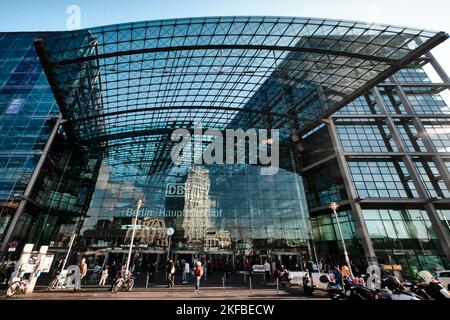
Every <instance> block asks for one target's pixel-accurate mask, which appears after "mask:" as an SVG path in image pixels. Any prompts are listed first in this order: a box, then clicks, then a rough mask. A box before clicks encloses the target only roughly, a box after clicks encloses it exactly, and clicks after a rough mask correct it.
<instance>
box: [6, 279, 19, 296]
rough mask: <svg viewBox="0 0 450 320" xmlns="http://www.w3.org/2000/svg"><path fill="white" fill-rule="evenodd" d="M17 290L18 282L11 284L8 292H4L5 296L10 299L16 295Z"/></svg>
mask: <svg viewBox="0 0 450 320" xmlns="http://www.w3.org/2000/svg"><path fill="white" fill-rule="evenodd" d="M18 288H19V283H18V282H14V283H13V284H11V285H10V286H9V287H8V290H6V296H7V297H8V298H10V297H12V296H13V295H14V294H15V293H16V291H17V289H18Z"/></svg>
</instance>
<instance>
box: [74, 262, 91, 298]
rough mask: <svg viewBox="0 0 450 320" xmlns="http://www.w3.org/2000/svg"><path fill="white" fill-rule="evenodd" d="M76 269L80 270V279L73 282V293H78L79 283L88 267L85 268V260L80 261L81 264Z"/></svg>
mask: <svg viewBox="0 0 450 320" xmlns="http://www.w3.org/2000/svg"><path fill="white" fill-rule="evenodd" d="M78 267H79V268H80V279H76V280H75V291H78V290H80V289H81V281H82V280H83V278H84V277H85V276H86V274H87V269H88V267H87V263H86V258H82V259H81V262H80V264H79V265H78Z"/></svg>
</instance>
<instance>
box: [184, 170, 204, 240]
mask: <svg viewBox="0 0 450 320" xmlns="http://www.w3.org/2000/svg"><path fill="white" fill-rule="evenodd" d="M184 185H185V187H184V209H183V217H182V223H181V231H182V232H183V236H184V238H185V240H186V241H187V243H192V244H202V243H203V242H204V241H205V238H206V234H207V232H208V230H209V229H210V228H211V220H210V217H209V210H210V203H209V188H210V185H211V181H210V179H209V170H208V169H206V168H201V167H193V168H192V169H191V170H190V171H189V173H188V174H187V178H186V182H185V184H184Z"/></svg>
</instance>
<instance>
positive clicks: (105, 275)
mask: <svg viewBox="0 0 450 320" xmlns="http://www.w3.org/2000/svg"><path fill="white" fill-rule="evenodd" d="M106 279H108V269H104V270H102V275H101V278H100V282H99V283H98V286H99V287H104V286H105V283H106Z"/></svg>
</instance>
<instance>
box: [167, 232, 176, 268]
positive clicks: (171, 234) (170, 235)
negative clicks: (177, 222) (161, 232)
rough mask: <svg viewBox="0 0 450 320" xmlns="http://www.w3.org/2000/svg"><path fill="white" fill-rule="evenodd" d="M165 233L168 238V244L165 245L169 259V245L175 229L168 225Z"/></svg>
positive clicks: (168, 258)
mask: <svg viewBox="0 0 450 320" xmlns="http://www.w3.org/2000/svg"><path fill="white" fill-rule="evenodd" d="M166 233H167V236H168V237H169V239H168V245H167V260H170V245H171V241H170V240H171V238H172V236H173V234H174V233H175V229H174V228H172V227H169V228H167V229H166Z"/></svg>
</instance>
